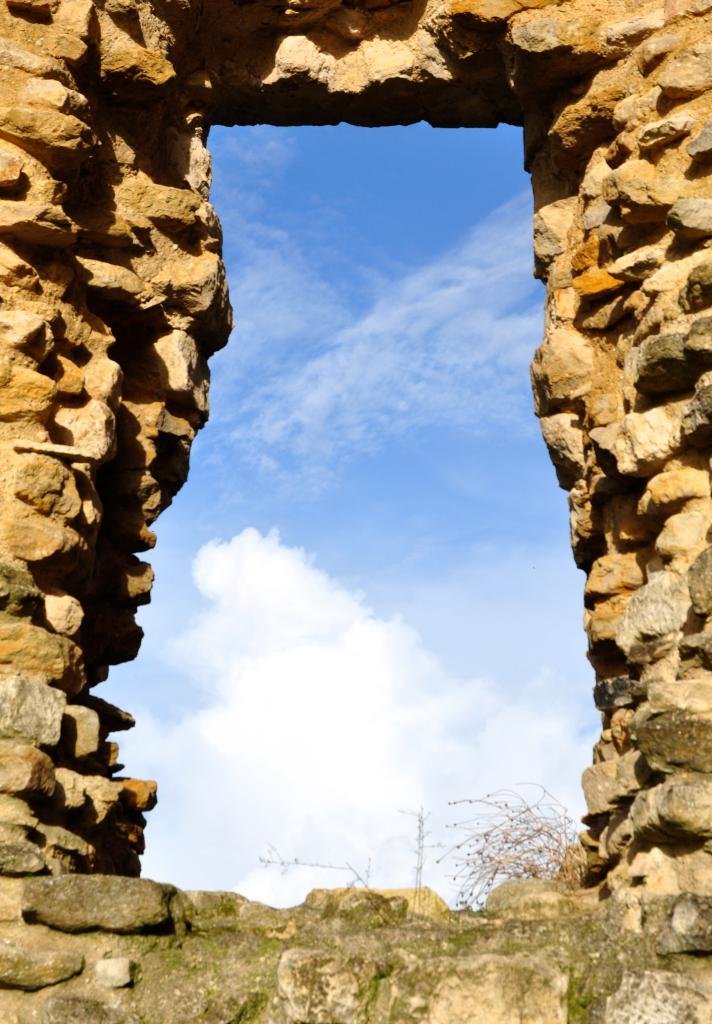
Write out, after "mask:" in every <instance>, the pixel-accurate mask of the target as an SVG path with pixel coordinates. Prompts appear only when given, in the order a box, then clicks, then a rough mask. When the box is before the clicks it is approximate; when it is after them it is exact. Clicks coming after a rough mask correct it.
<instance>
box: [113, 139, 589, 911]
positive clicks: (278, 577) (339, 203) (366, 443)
mask: <svg viewBox="0 0 712 1024" xmlns="http://www.w3.org/2000/svg"><path fill="white" fill-rule="evenodd" d="M210 143H211V151H212V153H213V160H214V173H215V180H214V188H213V201H214V203H215V205H216V207H217V210H218V213H219V214H220V217H221V219H222V222H223V227H224V231H225V258H226V261H227V265H228V271H229V276H230V282H231V294H232V300H233V304H234V306H235V311H236V322H237V329H236V331H235V333H234V334H233V338H232V340H231V342H230V344H229V346H228V347H227V348H226V349H225V350H224V351H223V352H221V353H219V354H218V355H217V356H216V357H215V359H214V360H213V363H212V372H213V386H212V392H211V420H210V423H209V424H208V427H207V428H206V430H205V431H204V432H203V434H202V435H200V437H199V439H198V440H197V442H196V444H195V447H194V450H193V456H192V469H191V476H190V480H189V482H188V484H187V486H186V487H185V489H184V490H183V491H182V492H181V494H180V495H179V496H178V498H177V499H176V501H175V503H174V506H173V507H172V508H171V509H170V510H169V511H168V512H166V513H165V514H164V516H163V517H162V518H161V519H160V520H159V522H158V524H157V532H158V537H159V542H158V546H157V548H156V551H155V552H154V553H153V555H152V558H151V560H152V562H153V564H154V566H155V569H156V573H157V582H156V586H155V590H154V599H153V603H152V605H151V606H150V607H149V608H147V609H145V610H142V612H141V621H142V624H143V625H144V627H145V628H146V631H147V636H146V640H145V641H144V647H143V649H142V652H141V655H140V657H139V660H138V661H137V662H135V663H134V664H132V665H129V666H124V667H121V668H118V669H115V670H113V672H112V676H111V679H110V681H109V682H108V683H107V684H105V686H104V687H103V688H102V692H103V695H104V696H106V697H107V698H108V699H110V700H115V701H116V702H117V703H120V704H121V705H122V706H124V707H127V708H129V709H130V710H131V711H132V712H133V713H134V714H135V715H136V716H137V718H138V720H139V727H138V728H137V729H136V730H134V732H133V733H132V734H129V735H127V736H126V737H125V738H124V741H123V744H122V750H123V754H124V758H123V759H124V760H125V761H126V763H127V767H128V769H129V770H130V771H131V773H132V774H138V775H141V774H144V775H146V776H151V777H158V779H159V782H160V802H159V806H158V808H157V809H156V811H154V812H153V813H152V814H151V820H150V826H149V831H148V844H149V845H148V852H147V854H146V857H145V859H144V873H145V874H147V875H150V876H152V877H162V878H166V879H170V880H171V881H174V882H176V883H178V884H180V885H182V886H184V887H193V888H197V887H201V888H237V889H238V890H239V891H241V892H243V893H244V894H245V895H248V896H251V897H253V898H259V899H263V900H265V901H267V902H273V903H275V904H279V903H292V902H297V901H299V900H301V899H302V898H303V896H304V894H305V893H306V891H307V890H308V889H309V888H311V887H313V886H315V885H332V884H338V881H339V878H338V877H331V876H330V875H329V874H328V873H324V872H319V871H317V870H316V869H315V870H312V871H309V870H306V869H304V870H295V871H292V872H290V873H289V874H287V875H285V876H282V875H281V874H279V872H277V871H275V870H274V869H272V870H270V869H265V868H262V867H260V865H259V861H258V858H259V855H260V854H263V853H264V852H265V851H266V849H267V847H268V846H269V845H270V844H271V845H273V846H275V847H277V848H278V849H279V850H280V852H281V853H282V854H283V855H284V856H285V857H299V858H300V859H305V860H317V861H320V862H322V861H325V860H328V861H331V862H337V863H344V862H346V861H349V862H351V863H354V864H359V865H361V866H362V865H363V864H365V863H366V862H367V861H368V860H369V859H370V860H371V861H372V864H373V879H372V880H373V884H376V885H383V886H386V885H389V886H396V885H407V884H409V882H410V881H411V878H410V876H411V874H412V867H413V864H414V858H413V855H412V849H411V847H412V837H411V833H412V832H413V823H412V820H411V819H408V818H405V817H404V816H403V815H400V814H399V811H401V810H404V809H406V810H407V809H413V808H416V807H419V806H420V805H421V804H422V805H423V806H424V807H426V809H427V810H428V811H430V812H431V819H430V821H431V826H432V829H433V833H434V838H435V839H437V840H442V841H447V839H448V838H449V834H448V833H447V830H446V825H447V824H448V822H450V821H452V820H453V817H454V816H456V815H454V812H453V810H452V808H449V807H448V806H447V802H448V800H453V799H458V798H461V797H467V796H472V797H476V796H480V795H484V794H485V793H486V792H488V791H491V790H492V789H496V788H499V787H504V786H510V785H513V784H516V783H519V782H536V783H542V784H544V785H546V786H547V787H548V788H549V789H550V790H551V791H553V792H554V793H555V794H556V795H558V796H560V798H561V799H562V800H564V801H565V802H566V803H567V805H568V806H569V807H570V808H571V811H572V813H574V814H579V813H580V812H581V807H580V798H579V794H578V778H579V775H580V772H581V770H582V769H583V768H584V767H585V765H586V764H587V762H588V758H589V750H590V745H591V742H592V741H593V737H594V732H595V730H596V725H597V723H596V721H595V714H594V712H593V709H592V705H591V701H590V687H591V670H590V668H589V667H588V665H587V663H586V662H585V658H584V651H585V643H584V636H583V631H582V627H581V615H582V611H581V589H582V577H581V576H580V574H579V573H577V571H576V570H575V568H574V567H573V563H572V559H571V556H570V553H569V550H568V526H567V509H566V501H565V496H564V494H563V492H561V491H559V490H558V488H557V486H556V480H555V476H554V472H553V469H552V468H551V467H550V465H549V462H548V459H547V456H546V452H545V448H544V445H543V442H542V441H541V439H540V436H539V432H538V425H537V423H536V420H535V419H534V416H533V412H532V401H531V395H530V388H529V377H528V363H529V360H530V359H531V356H532V354H533V351H534V349H535V347H536V345H537V344H538V342H539V340H540V337H541V330H542V326H541V323H542V315H541V303H542V298H543V294H542V289H541V286H540V285H538V284H537V282H535V281H534V280H533V278H532V275H531V265H532V257H531V251H530V249H531V241H530V218H531V200H530V197H529V182H528V178H527V176H526V175H525V174H524V172H523V171H522V169H521V159H522V157H521V134H520V132H519V131H518V130H516V129H511V128H500V129H498V130H497V131H473V130H465V129H461V130H443V129H437V130H436V129H432V128H430V127H428V126H426V125H415V126H411V127H408V128H388V129H363V128H354V127H351V126H347V125H340V126H338V127H325V128H298V129H297V128H271V127H267V126H261V127H253V128H238V129H231V130H226V129H218V130H215V131H214V132H213V133H212V135H211V140H210ZM433 861H434V857H433V858H431V863H430V864H429V865H428V866H426V872H425V880H426V882H427V881H429V882H430V883H431V884H433V885H435V887H436V888H438V889H439V890H440V891H441V892H443V895H445V896H446V897H449V896H450V895H451V893H450V892H449V891H448V878H447V876H448V873H449V870H451V868H450V869H449V868H448V865H447V863H446V864H445V865H444V866H437V865H436V864H434V862H433Z"/></svg>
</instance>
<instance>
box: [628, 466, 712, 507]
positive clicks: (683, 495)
mask: <svg viewBox="0 0 712 1024" xmlns="http://www.w3.org/2000/svg"><path fill="white" fill-rule="evenodd" d="M709 496H710V476H709V473H708V472H707V471H706V470H703V469H694V468H692V467H683V468H682V469H672V470H668V471H667V472H664V473H657V474H656V475H655V476H654V477H652V478H651V479H650V480H649V481H648V484H647V486H646V488H645V491H644V492H643V495H642V497H641V499H640V502H639V504H638V511H639V513H640V514H641V515H649V514H650V513H651V512H665V511H670V510H672V509H674V508H676V507H679V506H680V505H682V504H684V503H685V502H686V501H690V500H692V499H695V498H709Z"/></svg>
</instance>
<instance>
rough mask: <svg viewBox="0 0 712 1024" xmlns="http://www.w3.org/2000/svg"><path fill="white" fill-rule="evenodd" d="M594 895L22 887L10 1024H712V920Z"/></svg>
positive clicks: (13, 901) (14, 926) (12, 910)
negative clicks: (482, 902) (275, 901)
mask: <svg viewBox="0 0 712 1024" xmlns="http://www.w3.org/2000/svg"><path fill="white" fill-rule="evenodd" d="M592 895H593V894H592V893H590V892H589V894H588V898H587V896H586V894H579V895H578V896H571V895H567V894H565V893H563V892H562V891H561V890H560V889H558V888H557V886H556V885H555V884H553V883H550V882H549V883H538V884H537V883H532V882H509V883H506V884H505V885H504V886H502V887H501V888H500V889H499V890H496V891H495V892H494V893H492V895H491V896H490V899H489V901H488V905H487V910H486V912H481V913H477V914H474V913H472V912H469V911H463V912H458V913H454V912H451V911H449V910H448V908H447V907H446V906H445V904H444V903H443V902H442V900H440V898H439V897H437V896H435V894H434V893H430V892H429V891H428V890H420V891H416V890H401V891H398V892H385V893H379V892H373V891H365V890H355V889H352V890H335V891H334V890H331V891H325V890H320V891H316V892H312V893H310V894H309V896H308V897H307V899H306V901H305V903H304V905H303V906H301V907H295V908H292V909H290V910H272V909H271V908H269V907H265V906H263V905H261V904H259V903H250V902H248V901H247V900H245V899H244V898H243V897H241V896H238V895H236V894H235V893H220V892H215V893H200V892H197V893H182V892H178V891H176V889H175V888H173V887H172V886H167V885H158V884H157V883H155V882H150V881H147V880H144V879H130V878H117V877H102V876H98V875H94V876H80V875H64V876H62V877H58V878H41V877H40V878H34V879H29V880H27V881H21V880H16V881H15V883H14V886H13V888H12V891H11V892H10V891H9V890H8V889H7V888H6V889H5V894H4V898H3V900H2V903H0V922H2V935H3V939H2V942H0V1020H2V1022H3V1024H177V1022H179V1024H258V1022H259V1024H710V1020H712V1013H711V1007H712V974H711V973H710V969H709V966H708V965H707V961H706V959H705V957H704V954H706V953H709V951H710V949H712V916H711V915H710V910H709V905H706V906H705V905H703V904H700V902H699V898H697V897H693V896H681V897H677V898H670V897H668V898H662V897H653V898H651V899H649V900H648V901H647V902H646V903H645V906H644V917H641V915H640V913H635V914H631V913H630V910H629V909H626V908H625V907H624V906H623V905H622V904H621V903H619V902H618V901H616V900H609V901H608V902H607V903H606V904H604V905H603V906H602V905H600V904H598V902H597V901H596V900H595V899H590V897H591V896H592ZM701 954H702V955H701Z"/></svg>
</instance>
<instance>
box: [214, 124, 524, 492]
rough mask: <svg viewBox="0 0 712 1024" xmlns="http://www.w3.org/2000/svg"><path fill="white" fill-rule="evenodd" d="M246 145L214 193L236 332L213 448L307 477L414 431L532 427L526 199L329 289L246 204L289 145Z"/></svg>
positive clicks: (224, 369) (226, 361)
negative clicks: (405, 262)
mask: <svg viewBox="0 0 712 1024" xmlns="http://www.w3.org/2000/svg"><path fill="white" fill-rule="evenodd" d="M253 142H254V145H253V146H252V149H251V147H250V145H249V144H248V146H247V150H246V153H245V154H241V155H240V160H242V164H241V165H240V167H241V168H242V169H241V170H240V168H238V170H237V171H236V172H235V174H234V175H233V177H232V178H231V179H230V181H229V182H228V181H223V182H222V184H221V186H220V188H219V190H218V193H219V194H218V195H217V200H218V205H219V209H220V212H221V216H222V218H223V221H224V223H225V226H226V237H227V238H228V252H229V255H230V261H231V263H232V265H233V272H232V280H231V288H232V296H233V302H234V305H235V308H236V312H237V322H238V329H237V334H236V336H235V338H234V339H233V342H232V344H231V347H230V348H229V349H228V350H227V352H226V353H225V354H224V356H222V357H221V361H220V363H219V373H218V375H217V387H216V391H215V410H216V421H217V423H216V427H217V429H216V432H215V433H214V434H213V438H214V439H215V438H217V437H218V436H219V437H220V440H221V442H222V443H225V442H226V441H228V440H229V441H231V442H233V443H234V444H235V445H236V446H237V447H238V450H239V451H240V453H241V457H243V458H246V459H248V460H250V461H252V462H253V463H254V464H257V465H269V466H272V467H274V468H277V469H280V468H281V469H284V468H285V467H287V466H288V467H289V468H290V472H294V471H296V472H297V473H307V474H308V473H309V471H310V470H314V469H315V468H316V470H317V472H325V471H328V470H330V469H333V468H335V467H336V466H338V465H339V463H340V461H341V460H343V459H345V458H348V457H349V456H350V455H351V454H353V453H359V452H363V451H369V450H373V449H377V448H379V447H381V446H382V445H383V444H384V442H386V441H387V440H388V438H389V437H393V436H398V435H402V434H404V433H407V432H408V431H411V430H413V429H418V428H421V427H429V426H439V425H443V424H447V425H448V426H449V427H452V428H455V429H458V430H461V431H467V432H471V431H479V432H485V431H487V430H490V429H500V428H501V424H502V423H503V422H506V423H508V424H509V425H510V426H511V425H513V424H517V425H518V426H520V427H523V425H524V424H525V423H526V424H527V429H530V422H531V419H530V417H531V400H530V397H529V386H528V375H527V364H528V361H529V360H530V358H531V355H532V352H533V350H534V348H535V346H536V344H537V343H538V341H539V337H540V333H541V312H540V306H541V295H540V289H539V286H538V285H537V284H536V283H535V282H534V281H533V279H532V275H531V265H532V257H531V227H530V224H531V201H530V199H529V197H528V196H526V195H521V196H519V197H517V198H516V199H515V200H513V201H512V202H510V203H508V204H506V205H505V206H502V207H500V208H499V209H497V210H495V211H494V212H493V213H491V214H490V215H489V216H488V217H487V218H486V219H484V220H483V221H481V222H480V223H479V224H477V225H476V226H474V227H471V228H469V229H465V230H464V231H463V238H462V241H461V242H460V243H459V244H458V245H456V246H455V247H453V248H452V249H450V250H449V251H446V252H444V253H441V254H439V255H437V256H436V257H435V258H434V259H433V260H432V262H430V263H428V264H426V265H423V266H420V267H417V268H415V269H413V268H412V267H411V268H410V269H408V270H405V271H403V272H401V273H400V274H399V273H394V272H393V270H392V268H391V269H390V270H388V271H387V270H384V269H383V268H371V271H372V272H371V274H370V278H369V279H368V280H366V275H365V274H364V272H363V268H360V267H356V265H355V269H354V273H353V274H352V275H351V277H354V276H355V275H360V276H359V281H358V287H354V282H353V280H351V278H350V276H349V273H348V267H347V266H346V267H345V268H344V267H341V268H340V273H341V272H343V273H344V275H345V279H344V280H342V279H340V278H339V277H338V276H337V275H336V274H334V273H331V272H329V269H328V268H326V269H325V268H324V266H323V265H322V266H319V265H315V261H314V260H313V259H310V258H309V256H308V254H307V253H306V252H304V251H303V250H302V248H301V247H300V244H299V242H298V241H297V235H296V234H295V236H292V234H290V232H289V231H288V230H287V229H286V228H285V227H276V226H274V225H273V224H271V223H269V218H268V217H267V216H266V215H265V211H264V210H262V211H260V210H259V209H257V208H256V207H255V203H254V202H253V201H251V202H247V203H246V202H245V201H244V196H245V195H246V194H251V195H254V194H256V192H257V193H259V189H260V187H261V188H262V190H263V191H262V193H260V194H263V195H264V194H267V193H268V192H269V189H270V182H272V181H274V180H275V178H278V177H279V174H280V173H281V172H282V170H283V169H284V166H285V161H288V160H289V158H290V153H291V148H290V144H289V141H288V139H287V141H286V142H285V143H284V145H283V147H282V148H280V146H279V145H277V144H276V143H275V140H274V136H273V135H269V134H268V135H266V136H265V137H264V139H263V142H264V150H263V151H261V152H260V151H259V145H258V143H259V138H257V141H256V142H255V141H254V140H253ZM248 143H249V140H248ZM275 145H276V149H274V148H273V147H274V146H275ZM237 152H238V151H237V150H236V159H237ZM253 166H258V167H259V168H260V169H261V171H262V173H261V176H259V178H258V179H256V178H255V176H254V173H253V169H252V168H253ZM259 181H261V182H262V185H261V186H260V185H259ZM298 237H299V238H303V234H302V233H301V232H300V233H298ZM332 243H333V239H332Z"/></svg>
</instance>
